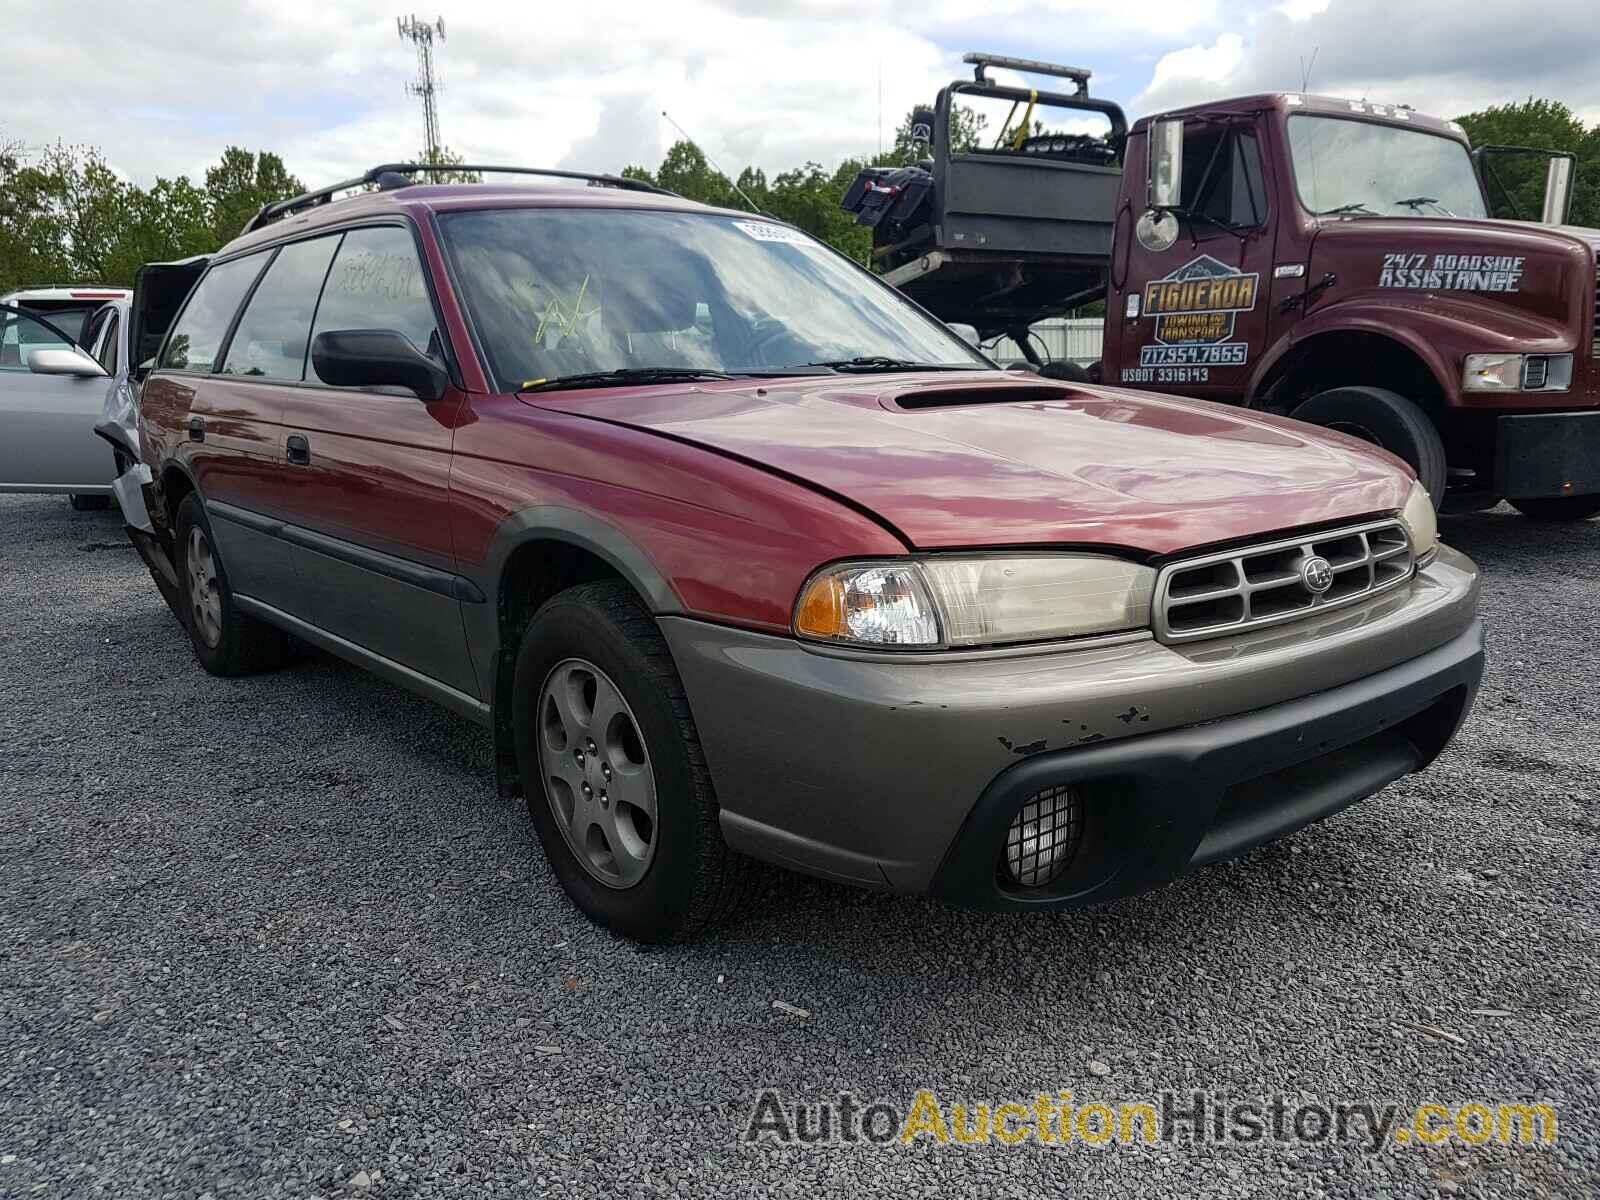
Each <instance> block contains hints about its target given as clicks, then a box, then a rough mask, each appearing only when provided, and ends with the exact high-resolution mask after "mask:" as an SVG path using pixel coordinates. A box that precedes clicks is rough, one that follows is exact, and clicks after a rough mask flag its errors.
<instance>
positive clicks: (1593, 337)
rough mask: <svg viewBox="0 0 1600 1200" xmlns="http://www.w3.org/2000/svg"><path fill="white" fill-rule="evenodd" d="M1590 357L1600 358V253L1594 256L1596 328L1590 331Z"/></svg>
mask: <svg viewBox="0 0 1600 1200" xmlns="http://www.w3.org/2000/svg"><path fill="white" fill-rule="evenodd" d="M1589 357H1590V358H1600V254H1596V255H1595V256H1594V328H1593V329H1592V330H1590V332H1589Z"/></svg>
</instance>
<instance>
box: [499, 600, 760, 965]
mask: <svg viewBox="0 0 1600 1200" xmlns="http://www.w3.org/2000/svg"><path fill="white" fill-rule="evenodd" d="M513 687H514V695H513V703H512V720H513V723H514V730H515V732H514V743H515V749H516V756H517V769H518V771H519V773H520V774H521V776H522V780H523V787H524V790H525V791H526V793H527V800H528V811H529V814H530V815H531V816H532V817H533V822H534V826H535V827H536V828H537V829H538V831H539V839H540V841H541V842H543V843H544V850H545V856H546V858H547V859H548V860H549V862H550V866H551V869H552V870H553V871H554V872H555V874H556V877H557V878H558V879H559V880H560V881H561V886H562V887H563V888H565V889H566V892H567V895H568V896H570V897H571V899H572V901H573V903H575V904H576V905H577V906H578V907H579V908H581V909H582V910H583V911H584V912H585V913H587V914H588V915H589V917H590V918H592V919H593V920H595V921H596V922H598V923H599V924H601V925H604V926H606V927H607V928H609V929H612V930H614V931H615V932H617V933H620V934H622V935H623V936H625V937H629V938H632V939H634V940H635V941H640V942H670V941H684V940H689V939H691V938H694V937H696V936H698V935H699V934H701V933H703V932H705V931H706V930H707V929H709V928H711V927H712V926H713V925H715V924H716V923H717V922H718V921H720V920H721V919H723V918H724V917H725V916H726V915H727V914H728V913H729V912H731V911H732V910H733V908H734V907H735V906H736V905H737V903H738V900H739V898H740V897H741V895H742V894H743V891H744V887H745V883H746V881H747V880H748V878H749V877H750V867H751V864H750V861H749V860H748V859H745V858H743V857H742V856H740V855H737V854H735V853H734V852H733V851H731V850H730V849H728V847H727V844H726V843H724V842H723V840H722V832H721V829H720V827H719V824H718V813H719V809H718V806H717V799H716V794H715V792H714V791H713V789H712V786H711V776H710V773H709V771H708V770H707V769H706V763H705V756H704V754H703V753H702V752H701V749H700V739H699V735H698V733H697V732H696V730H695V725H694V717H693V715H692V714H691V713H690V711H689V701H688V697H687V696H686V695H685V694H684V690H683V683H682V681H681V680H680V679H679V678H678V672H677V669H676V667H674V666H673V663H672V656H671V653H670V652H669V651H668V649H667V644H666V641H665V640H664V639H663V638H662V636H661V631H660V629H659V628H658V627H657V626H656V623H655V621H654V620H653V619H652V618H651V616H650V614H649V613H647V612H646V611H645V610H644V608H643V607H641V605H640V604H639V602H638V600H637V599H636V598H635V596H634V594H633V592H632V591H631V590H630V589H629V588H628V587H627V586H626V585H624V584H621V583H616V582H605V583H586V584H580V585H578V586H577V587H572V588H568V589H567V590H566V591H564V592H561V593H559V594H558V595H556V596H555V597H553V598H552V599H550V600H549V601H547V602H546V603H545V604H544V606H543V607H541V608H540V609H539V611H538V612H537V613H535V614H534V617H533V619H532V620H531V621H530V622H529V623H528V628H527V630H526V631H525V632H524V634H523V636H522V644H521V646H520V648H519V650H518V653H517V662H516V675H515V682H514V685H513Z"/></svg>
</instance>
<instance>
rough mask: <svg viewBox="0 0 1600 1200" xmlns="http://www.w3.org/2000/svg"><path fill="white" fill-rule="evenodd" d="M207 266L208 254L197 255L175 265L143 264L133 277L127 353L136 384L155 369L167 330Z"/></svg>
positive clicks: (168, 263) (208, 262)
mask: <svg viewBox="0 0 1600 1200" xmlns="http://www.w3.org/2000/svg"><path fill="white" fill-rule="evenodd" d="M210 265H211V256H210V255H208V254H197V255H195V257H193V258H185V259H180V260H179V261H177V262H167V263H146V264H145V265H144V266H142V267H140V268H139V271H138V274H136V275H135V276H134V277H133V318H132V322H131V324H132V336H130V337H129V339H128V353H129V355H130V356H131V362H132V364H133V378H134V381H135V382H136V383H142V382H143V381H144V377H145V376H146V375H148V374H149V373H150V370H151V368H152V367H154V366H155V360H156V355H158V354H160V353H161V343H162V342H164V341H165V340H166V337H167V331H168V330H169V329H171V328H172V323H173V322H174V321H176V320H177V319H178V313H179V312H180V311H181V310H182V308H183V302H184V301H185V300H187V299H188V298H189V293H190V292H191V291H193V290H194V285H195V284H196V283H198V282H199V281H200V276H202V275H204V274H205V273H206V268H207V267H208V266H210Z"/></svg>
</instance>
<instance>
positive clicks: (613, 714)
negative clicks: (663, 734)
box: [537, 658, 656, 888]
mask: <svg viewBox="0 0 1600 1200" xmlns="http://www.w3.org/2000/svg"><path fill="white" fill-rule="evenodd" d="M537 712H538V721H539V729H538V744H539V762H540V767H541V775H542V776H543V781H544V791H545V797H546V799H547V800H548V801H549V804H550V811H551V812H552V813H553V814H554V815H555V819H556V824H557V825H559V826H560V828H561V833H562V836H563V837H565V838H566V840H567V845H568V846H569V847H571V849H572V852H573V854H574V855H575V856H576V857H577V859H578V862H579V863H581V864H582V865H583V868H584V870H585V871H587V872H588V873H589V874H590V876H592V877H593V878H594V879H596V880H598V881H599V882H600V883H603V884H605V885H606V886H607V887H612V888H627V887H632V886H633V885H634V884H636V883H638V882H639V881H640V880H641V879H643V878H644V874H645V872H646V871H647V870H649V868H650V862H651V860H652V859H653V858H654V857H655V850H656V786H655V772H654V771H653V770H652V769H651V765H650V755H649V753H648V751H646V749H645V745H644V737H643V735H642V733H641V732H640V729H639V722H638V719H637V718H636V717H635V716H634V715H633V709H632V708H630V707H629V706H628V702H627V700H626V699H625V698H624V697H623V695H622V691H621V689H619V688H618V687H617V685H616V684H615V683H613V682H612V681H611V678H610V676H608V675H607V674H606V673H605V672H604V671H602V670H601V669H600V668H599V667H597V666H595V664H594V663H592V662H589V661H588V660H586V659H582V658H569V659H565V660H564V661H562V662H559V663H557V664H556V666H555V667H554V668H553V669H552V670H551V672H550V674H549V675H548V676H547V677H546V678H545V681H544V686H543V687H542V688H541V689H540V692H539V707H538V710H537Z"/></svg>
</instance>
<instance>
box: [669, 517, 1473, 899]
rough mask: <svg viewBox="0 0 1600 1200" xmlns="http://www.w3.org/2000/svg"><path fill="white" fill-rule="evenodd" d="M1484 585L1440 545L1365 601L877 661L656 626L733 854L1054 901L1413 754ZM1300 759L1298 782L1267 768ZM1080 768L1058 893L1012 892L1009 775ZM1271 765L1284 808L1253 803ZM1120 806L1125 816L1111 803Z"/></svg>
mask: <svg viewBox="0 0 1600 1200" xmlns="http://www.w3.org/2000/svg"><path fill="white" fill-rule="evenodd" d="M1477 588H1478V582H1477V572H1476V569H1475V568H1474V567H1473V565H1472V564H1471V562H1470V561H1468V560H1467V559H1466V558H1465V557H1463V556H1462V555H1459V554H1457V553H1455V552H1453V551H1451V550H1449V549H1448V548H1445V549H1442V550H1441V551H1440V554H1439V556H1438V557H1437V558H1436V559H1435V560H1434V562H1433V563H1432V564H1430V565H1429V566H1428V567H1427V568H1426V569H1425V570H1423V571H1422V572H1420V573H1419V574H1418V575H1417V577H1416V578H1415V579H1414V581H1413V582H1412V583H1411V584H1410V585H1409V586H1408V587H1405V588H1400V589H1397V590H1396V591H1394V592H1391V593H1387V594H1384V595H1382V596H1378V597H1375V598H1374V599H1372V600H1370V601H1368V602H1367V603H1365V604H1362V605H1354V606H1352V607H1350V608H1347V609H1340V610H1337V611H1335V612H1333V613H1329V614H1328V615H1326V616H1324V617H1322V618H1320V619H1308V620H1305V621H1301V622H1296V623H1293V624H1290V625H1284V626H1279V627H1276V628H1272V629H1267V630H1262V631H1259V632H1256V633H1253V634H1243V635H1239V636H1236V637H1229V638H1217V639H1213V640H1210V641H1204V642H1196V643H1192V644H1189V645H1183V646H1167V645H1163V644H1162V643H1160V642H1157V641H1155V640H1154V639H1153V638H1150V637H1148V636H1145V637H1140V638H1137V639H1134V640H1126V641H1120V642H1113V643H1102V644H1100V645H1085V646H1082V647H1079V648H1074V649H1059V648H1058V649H1053V650H1048V651H1042V652H1041V651H1040V650H1038V649H1037V648H1034V649H1031V650H1027V651H1010V652H1004V651H1001V652H988V653H984V654H972V655H952V654H949V653H941V654H914V655H885V654H881V653H878V654H872V653H851V652H843V651H824V650H818V649H815V648H811V647H807V646H804V645H802V644H800V643H799V642H796V641H795V640H793V639H791V638H782V637H773V636H771V635H764V634H755V633H747V632H744V631H739V630H731V629H728V628H725V627H721V626H715V625H710V624H707V623H705V622H701V621H695V620H691V619H688V618H682V617H663V618H661V619H660V623H661V627H662V629H663V630H664V632H665V634H666V637H667V640H668V642H669V644H670V645H671V647H672V651H673V656H674V659H675V660H676V662H677V665H678V669H679V672H680V674H681V675H682V676H683V680H684V685H685V688H686V689H687V691H688V695H689V702H690V707H691V709H692V710H693V712H694V715H695V721H696V725H697V726H698V729H699V733H700V738H701V742H702V744H703V746H704V748H705V753H706V758H707V762H708V765H709V767H710V769H711V775H712V779H713V781H714V783H715V785H716V788H717V793H718V797H719V799H720V801H721V805H722V831H723V835H724V837H725V838H726V839H727V841H728V843H729V844H730V845H731V846H733V847H734V848H735V849H738V850H742V851H744V852H746V853H749V854H752V855H755V856H756V857H760V858H765V859H769V860H772V861H776V862H779V863H782V864H784V865H786V866H790V867H794V868H796V869H799V870H803V871H808V872H811V873H813V874H819V875H824V876H828V877H831V878H836V879H841V880H847V881H850V882H853V883H858V884H863V885H866V886H872V887H878V888H888V889H892V890H895V891H904V892H930V891H932V892H936V893H938V894H939V895H941V896H945V897H947V898H950V899H954V900H959V901H962V902H965V903H970V904H980V905H998V906H1016V905H1018V904H1022V905H1030V904H1032V905H1038V904H1045V905H1055V906H1059V905H1064V904H1071V903H1086V902H1089V901H1092V900H1098V899H1102V898H1105V897H1107V896H1110V895H1115V894H1120V893H1121V892H1126V891H1132V890H1138V889H1139V888H1142V887H1148V886H1153V885H1154V884H1155V883H1157V882H1160V881H1161V880H1162V879H1164V878H1170V877H1172V876H1173V875H1176V874H1178V873H1180V872H1181V871H1182V870H1184V869H1187V867H1188V866H1190V865H1192V864H1197V863H1199V862H1203V861H1213V860H1215V859H1216V858H1220V857H1226V856H1227V855H1228V854H1230V853H1237V852H1238V851H1240V850H1242V849H1244V848H1245V847H1246V846H1248V845H1253V844H1255V842H1257V841H1261V840H1265V838H1267V837H1272V836H1277V835H1278V834H1281V833H1284V832H1287V831H1288V830H1289V829H1292V828H1297V827H1298V826H1299V825H1301V824H1305V823H1306V822H1307V821H1310V820H1315V819H1317V817H1318V816H1321V815H1324V814H1325V813H1327V812H1331V811H1334V810H1335V809H1337V808H1339V807H1343V806H1344V805H1345V804H1348V803H1351V802H1353V801H1354V800H1357V799H1360V798H1361V797H1362V796H1365V795H1370V794H1371V793H1372V792H1373V791H1376V790H1377V789H1378V788H1380V787H1382V786H1383V785H1384V784H1385V783H1387V782H1389V781H1390V780H1392V779H1394V778H1397V777H1398V776H1399V775H1403V774H1405V773H1406V772H1407V771H1410V770H1415V769H1417V768H1418V767H1421V766H1423V765H1426V763H1427V762H1428V761H1430V760H1431V759H1432V757H1433V756H1434V755H1435V754H1437V753H1438V751H1439V750H1440V749H1441V748H1442V747H1443V746H1444V745H1445V744H1446V743H1447V742H1448V740H1449V738H1450V735H1451V734H1452V733H1453V732H1454V729H1455V726H1456V724H1457V722H1458V721H1459V719H1460V717H1461V716H1462V714H1464V713H1465V712H1466V710H1467V708H1468V707H1469V706H1470V704H1471V700H1472V695H1473V693H1474V691H1475V689H1476V686H1477V680H1478V677H1479V674H1480V673H1481V670H1482V632H1481V627H1480V626H1479V625H1478V623H1477V621H1476V618H1475V616H1474V613H1475V609H1476V602H1477ZM1402 741H1405V742H1409V749H1408V748H1407V747H1406V746H1402V745H1400V744H1399V743H1400V742H1402ZM1147 761H1148V763H1149V768H1148V770H1141V769H1138V768H1139V767H1140V764H1141V763H1145V762H1147ZM1308 763H1309V764H1313V766H1312V768H1311V769H1310V772H1309V774H1310V775H1311V777H1312V778H1311V780H1310V782H1309V783H1307V781H1306V780H1303V779H1300V778H1298V777H1297V778H1296V779H1294V780H1290V781H1287V782H1285V781H1283V780H1275V779H1273V778H1272V776H1273V775H1274V773H1278V772H1282V771H1285V770H1291V771H1292V769H1293V768H1295V767H1296V766H1305V765H1306V764H1308ZM1080 769H1081V770H1082V771H1083V772H1084V775H1083V778H1084V780H1085V781H1089V782H1093V781H1104V785H1103V786H1102V783H1101V782H1096V783H1095V787H1094V789H1093V795H1091V796H1088V797H1086V806H1087V807H1088V808H1090V809H1091V810H1092V811H1090V813H1089V821H1088V829H1087V833H1086V836H1085V839H1084V843H1083V850H1082V851H1080V856H1079V860H1078V861H1077V862H1076V863H1075V865H1074V868H1073V870H1072V871H1070V872H1069V873H1068V876H1067V878H1066V882H1067V883H1068V884H1070V886H1069V887H1067V888H1066V890H1063V889H1062V888H1061V887H1055V888H1052V889H1046V890H1045V891H1043V892H1040V893H1036V894H1030V895H1029V896H1027V897H1021V896H1018V895H1013V894H1008V893H1006V892H1004V891H1003V890H1001V888H1000V887H999V886H998V883H997V878H996V873H995V866H996V863H997V861H998V858H999V853H1000V846H1001V843H1002V841H1003V836H1004V831H1005V826H1006V824H1007V823H1009V821H1010V818H1011V816H1012V814H1013V813H1014V812H1015V811H1016V806H1017V804H1019V803H1020V802H1021V800H1023V799H1025V798H1026V796H1027V795H1029V794H1031V791H1029V790H1022V791H1019V790H1018V789H1019V788H1024V789H1026V788H1031V790H1037V789H1038V787H1040V786H1044V785H1042V784H1039V783H1038V781H1039V780H1041V779H1046V778H1053V779H1056V781H1057V782H1068V781H1070V780H1073V779H1076V778H1078V776H1077V775H1076V774H1075V772H1077V771H1079V770H1080ZM1196 772H1199V774H1198V775H1197V774H1196ZM1300 774H1302V775H1303V774H1306V772H1301V773H1300ZM1262 776H1267V777H1268V779H1267V782H1264V783H1261V784H1259V785H1257V790H1260V789H1261V788H1266V789H1268V790H1269V791H1275V792H1277V793H1281V794H1282V795H1283V796H1284V797H1285V798H1286V799H1285V801H1284V802H1283V803H1275V802H1272V801H1271V797H1270V796H1269V797H1268V802H1267V803H1266V804H1265V805H1263V804H1259V803H1256V802H1255V801H1254V800H1251V799H1250V796H1249V795H1247V793H1249V791H1250V789H1249V787H1248V786H1247V785H1248V784H1249V783H1250V781H1251V780H1255V779H1259V778H1261V777H1262ZM1317 776H1325V777H1328V778H1329V779H1332V780H1333V782H1332V783H1330V784H1329V785H1328V786H1326V787H1322V786H1318V785H1317V778H1316V777H1317ZM1202 785H1203V786H1202ZM1225 796H1226V799H1225ZM1129 797H1131V799H1128V798H1129ZM1225 804H1226V805H1227V807H1226V808H1225V807H1224V805H1225ZM1286 805H1287V807H1286ZM1119 809H1125V810H1126V815H1127V816H1128V818H1129V819H1128V820H1127V821H1122V820H1121V819H1120V818H1118V819H1116V820H1113V819H1111V817H1110V816H1106V815H1105V814H1114V813H1115V812H1117V810H1119ZM1266 809H1270V810H1272V811H1271V812H1265V810H1266ZM1093 810H1102V811H1101V815H1096V811H1093ZM1291 810H1292V811H1291ZM1264 813H1265V815H1263V814H1264ZM1308 814H1309V815H1308ZM1223 817H1225V818H1226V821H1225V822H1224V823H1223V824H1221V825H1219V824H1218V822H1219V820H1220V819H1221V818H1223ZM1301 817H1303V818H1304V819H1301ZM997 820H998V821H999V826H998V832H997V830H996V827H995V825H994V822H995V821H997ZM1213 826H1217V829H1218V832H1216V834H1215V835H1214V836H1213V834H1212V828H1213ZM1253 830H1254V831H1259V832H1260V833H1261V835H1262V836H1259V837H1258V836H1255V833H1254V832H1252V831H1253ZM1208 839H1209V840H1208ZM1080 868H1082V869H1081V870H1080Z"/></svg>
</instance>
